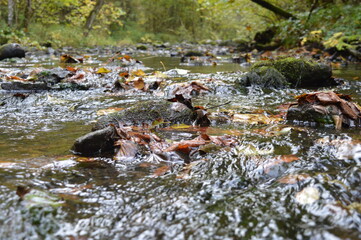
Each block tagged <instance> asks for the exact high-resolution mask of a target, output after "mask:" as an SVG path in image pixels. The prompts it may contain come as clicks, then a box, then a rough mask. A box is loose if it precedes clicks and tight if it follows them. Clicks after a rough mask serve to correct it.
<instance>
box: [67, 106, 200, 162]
mask: <svg viewBox="0 0 361 240" xmlns="http://www.w3.org/2000/svg"><path fill="white" fill-rule="evenodd" d="M197 118H198V116H197V113H196V112H195V111H193V110H191V109H189V108H188V107H187V106H186V105H184V104H182V103H179V102H168V101H164V100H160V101H159V100H158V101H145V102H141V103H138V104H136V105H135V106H133V107H130V108H128V109H125V110H122V111H119V112H116V113H113V114H109V115H106V116H104V117H102V118H100V119H99V120H98V122H97V123H96V124H95V126H94V127H93V129H92V132H90V133H88V134H86V135H84V136H82V137H80V138H78V139H77V140H76V141H75V143H74V145H73V147H72V149H71V151H72V152H73V153H75V154H77V155H82V156H108V155H109V154H111V153H113V154H114V151H115V149H116V147H115V146H114V143H115V142H116V140H118V139H119V135H118V134H117V133H116V130H115V126H134V125H138V126H143V125H144V124H148V125H149V126H151V125H152V123H153V122H154V121H156V120H159V121H160V122H164V123H166V124H176V123H184V124H192V123H193V122H195V121H196V120H197ZM112 125H113V126H112Z"/></svg>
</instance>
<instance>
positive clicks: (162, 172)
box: [154, 166, 170, 177]
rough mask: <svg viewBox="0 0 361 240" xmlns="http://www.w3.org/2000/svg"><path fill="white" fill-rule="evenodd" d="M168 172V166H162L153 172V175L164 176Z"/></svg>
mask: <svg viewBox="0 0 361 240" xmlns="http://www.w3.org/2000/svg"><path fill="white" fill-rule="evenodd" d="M169 170H170V166H162V167H159V168H157V169H156V170H155V171H154V175H155V176H157V177H160V176H163V175H165V174H166V173H167V172H168V171H169Z"/></svg>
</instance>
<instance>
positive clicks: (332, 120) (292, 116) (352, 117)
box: [287, 92, 361, 129]
mask: <svg viewBox="0 0 361 240" xmlns="http://www.w3.org/2000/svg"><path fill="white" fill-rule="evenodd" d="M287 120H289V121H293V122H296V123H300V124H309V123H310V124H311V125H312V124H314V125H328V124H329V125H333V126H335V128H336V129H341V128H342V127H361V108H360V107H359V106H358V105H357V104H355V103H353V102H352V101H351V98H350V97H349V96H348V95H342V94H336V93H334V92H316V93H310V94H303V95H300V96H298V101H297V103H294V104H291V106H290V107H289V109H288V111H287Z"/></svg>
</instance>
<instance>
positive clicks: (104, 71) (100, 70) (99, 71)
mask: <svg viewBox="0 0 361 240" xmlns="http://www.w3.org/2000/svg"><path fill="white" fill-rule="evenodd" d="M110 72H111V70H109V69H107V68H103V67H101V68H99V69H98V71H97V72H96V73H110Z"/></svg>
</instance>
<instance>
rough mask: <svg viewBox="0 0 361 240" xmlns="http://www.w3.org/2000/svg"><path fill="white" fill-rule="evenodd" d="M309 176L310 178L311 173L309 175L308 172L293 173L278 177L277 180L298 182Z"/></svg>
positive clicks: (288, 182)
mask: <svg viewBox="0 0 361 240" xmlns="http://www.w3.org/2000/svg"><path fill="white" fill-rule="evenodd" d="M308 178H310V175H308V174H291V175H287V176H284V177H282V178H280V179H278V180H277V181H278V182H279V183H285V184H295V183H297V182H301V181H304V180H306V179H308Z"/></svg>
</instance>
